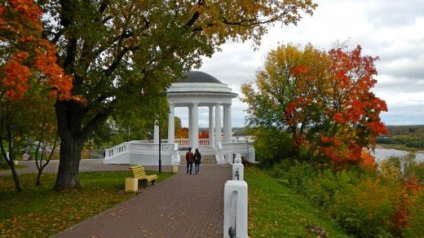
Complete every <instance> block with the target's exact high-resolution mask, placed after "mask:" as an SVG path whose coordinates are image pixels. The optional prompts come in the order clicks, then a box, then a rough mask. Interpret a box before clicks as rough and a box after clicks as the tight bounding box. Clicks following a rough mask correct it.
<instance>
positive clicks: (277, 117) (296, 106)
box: [242, 45, 387, 169]
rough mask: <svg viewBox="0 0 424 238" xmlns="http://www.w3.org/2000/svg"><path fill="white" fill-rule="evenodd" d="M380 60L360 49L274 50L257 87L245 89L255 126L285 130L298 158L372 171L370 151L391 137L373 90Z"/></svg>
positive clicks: (383, 108)
mask: <svg viewBox="0 0 424 238" xmlns="http://www.w3.org/2000/svg"><path fill="white" fill-rule="evenodd" d="M377 59H378V58H377V57H370V56H363V55H362V49H361V47H360V46H357V47H356V48H354V49H353V50H348V49H347V47H346V46H344V45H341V46H338V47H336V48H334V49H331V50H330V51H328V52H325V51H322V50H317V49H315V48H314V47H313V46H311V45H307V46H306V47H305V48H304V49H303V50H301V49H299V48H298V47H296V46H293V45H287V46H284V45H283V46H281V47H279V48H277V49H276V50H273V51H271V52H270V53H269V55H268V58H267V61H266V63H265V66H264V68H263V70H261V71H259V72H258V74H257V79H256V87H253V85H252V84H245V85H243V86H242V92H243V94H244V98H243V101H244V102H246V103H248V104H249V108H248V110H247V111H248V112H249V114H250V116H249V123H250V125H251V126H253V127H259V128H260V127H265V128H268V127H276V128H275V129H276V130H282V131H285V132H286V133H288V134H290V135H291V137H292V143H291V146H292V150H293V151H294V152H295V154H300V153H303V154H304V153H305V151H306V153H307V154H309V156H308V157H309V158H310V157H314V158H315V160H316V161H317V162H320V163H323V164H327V165H329V164H331V165H332V166H333V167H334V168H335V169H343V168H346V167H349V166H350V165H352V164H364V166H366V167H372V164H373V160H372V159H371V158H370V155H364V152H363V151H364V148H365V149H368V148H369V149H372V148H374V147H375V140H376V139H377V137H378V136H379V135H380V134H385V133H387V130H386V127H385V125H384V124H383V122H382V121H381V119H380V113H381V112H384V111H387V105H386V103H385V101H384V100H382V99H380V98H378V97H377V96H375V95H374V93H373V92H372V91H371V89H372V88H373V87H374V86H375V84H376V83H377V80H376V79H375V76H376V75H377V70H376V68H375V65H374V62H375V61H376V60H377Z"/></svg>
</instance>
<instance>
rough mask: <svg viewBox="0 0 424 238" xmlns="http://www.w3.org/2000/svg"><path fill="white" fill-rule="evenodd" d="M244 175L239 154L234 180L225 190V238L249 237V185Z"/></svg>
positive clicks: (236, 160) (227, 183)
mask: <svg viewBox="0 0 424 238" xmlns="http://www.w3.org/2000/svg"><path fill="white" fill-rule="evenodd" d="M240 166H241V167H240ZM243 173H244V167H243V164H242V163H241V155H240V154H237V156H236V159H235V163H234V164H233V180H228V181H227V182H226V183H225V189H224V238H227V237H229V238H232V237H240V238H247V237H248V235H247V228H248V223H247V220H248V217H247V214H248V213H247V183H246V182H245V181H244V180H243Z"/></svg>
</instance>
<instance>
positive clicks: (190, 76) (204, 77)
mask: <svg viewBox="0 0 424 238" xmlns="http://www.w3.org/2000/svg"><path fill="white" fill-rule="evenodd" d="M175 83H218V84H222V82H221V81H219V80H218V79H217V78H215V77H214V76H212V75H210V74H207V73H204V72H201V71H189V72H185V73H183V77H182V78H180V79H177V80H176V81H175Z"/></svg>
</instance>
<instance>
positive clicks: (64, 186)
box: [54, 134, 83, 192]
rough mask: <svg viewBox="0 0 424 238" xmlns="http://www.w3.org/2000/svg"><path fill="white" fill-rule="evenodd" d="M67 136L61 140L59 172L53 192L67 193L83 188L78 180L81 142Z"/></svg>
mask: <svg viewBox="0 0 424 238" xmlns="http://www.w3.org/2000/svg"><path fill="white" fill-rule="evenodd" d="M68 135H69V136H66V137H63V136H62V138H61V139H62V140H61V144H60V161H59V170H58V172H57V178H56V184H55V187H54V190H56V191H58V192H69V191H72V190H74V189H82V188H83V186H82V184H81V182H80V179H79V164H80V160H81V151H82V145H83V140H81V139H77V138H74V137H73V136H71V135H70V134H68Z"/></svg>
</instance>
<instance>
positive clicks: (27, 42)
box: [0, 0, 72, 100]
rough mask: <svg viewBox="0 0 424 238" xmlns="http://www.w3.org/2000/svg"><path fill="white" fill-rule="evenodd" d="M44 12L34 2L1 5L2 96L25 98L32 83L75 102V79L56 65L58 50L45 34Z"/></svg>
mask: <svg viewBox="0 0 424 238" xmlns="http://www.w3.org/2000/svg"><path fill="white" fill-rule="evenodd" d="M41 16H42V11H41V9H40V8H39V7H38V6H37V4H36V3H35V2H34V1H33V0H8V1H5V2H4V3H3V4H2V5H1V6H0V42H1V46H0V48H1V50H2V57H3V60H2V62H1V64H0V79H1V85H0V97H5V98H7V99H10V100H14V99H20V98H22V97H23V95H24V94H25V92H27V91H28V88H29V87H30V86H31V85H32V83H31V80H32V79H35V80H36V81H37V83H39V84H41V85H44V86H45V87H47V88H49V89H50V92H49V94H50V96H51V97H58V98H59V99H60V100H67V99H71V91H70V90H71V88H72V78H71V77H70V76H68V75H65V73H64V71H63V69H62V68H61V67H60V66H59V65H58V64H57V63H56V61H57V57H56V53H57V52H56V47H55V46H54V45H53V44H52V43H50V42H49V41H48V40H47V39H45V38H44V37H43V35H42V33H43V26H42V24H41Z"/></svg>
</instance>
